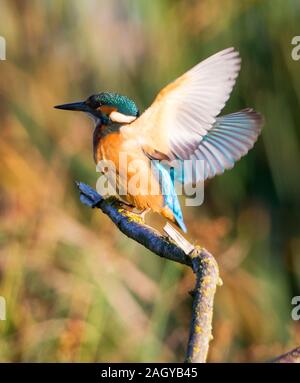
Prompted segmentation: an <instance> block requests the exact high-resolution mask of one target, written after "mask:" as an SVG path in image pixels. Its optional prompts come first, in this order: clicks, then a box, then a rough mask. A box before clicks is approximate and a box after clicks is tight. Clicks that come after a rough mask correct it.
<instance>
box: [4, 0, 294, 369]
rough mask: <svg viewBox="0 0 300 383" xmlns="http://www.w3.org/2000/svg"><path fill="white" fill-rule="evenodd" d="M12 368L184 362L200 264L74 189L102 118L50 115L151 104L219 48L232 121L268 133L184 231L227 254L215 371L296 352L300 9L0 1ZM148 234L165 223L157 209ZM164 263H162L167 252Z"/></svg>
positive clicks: (89, 175)
mask: <svg viewBox="0 0 300 383" xmlns="http://www.w3.org/2000/svg"><path fill="white" fill-rule="evenodd" d="M0 9H1V12H0V35H2V36H4V37H5V38H6V45H7V53H6V57H7V59H6V61H0V172H1V185H0V196H1V198H0V214H1V219H0V295H2V296H4V297H5V298H6V301H7V320H6V321H1V322H0V360H1V361H127V362H129V361H160V362H162V361H178V360H183V359H184V354H185V351H186V342H187V338H188V330H189V321H190V317H191V297H190V296H188V295H187V294H186V292H187V291H188V290H189V289H191V288H192V287H193V284H194V277H193V275H192V272H191V271H190V270H189V269H188V268H186V267H184V266H181V265H177V264H175V263H174V262H168V261H165V260H163V259H159V258H158V257H154V256H152V255H151V254H150V253H149V252H148V251H147V250H146V249H144V248H143V247H141V246H140V245H138V244H137V243H135V242H133V241H131V240H129V239H127V238H126V237H125V236H124V235H122V234H121V233H120V232H119V231H118V230H117V229H116V228H115V226H114V225H113V223H112V222H111V221H110V220H109V219H108V218H107V217H105V216H104V215H103V214H99V212H98V211H95V210H91V209H87V208H85V207H83V206H82V205H81V204H80V203H79V200H78V194H77V191H76V188H75V186H74V181H75V180H80V181H83V182H86V183H89V184H90V185H92V186H95V184H96V180H97V176H98V175H97V173H96V171H95V165H94V163H93V158H92V145H91V134H92V131H91V126H90V125H91V123H90V121H88V120H86V118H85V117H84V116H82V115H81V114H79V115H78V114H75V113H74V114H72V113H60V112H59V111H57V110H55V109H53V105H56V104H60V103H65V102H72V101H77V100H80V99H83V98H85V97H87V96H89V95H90V94H93V93H96V92H99V91H105V90H107V91H116V92H119V93H123V94H125V95H128V96H129V97H132V98H133V99H134V100H136V101H137V104H138V106H139V108H140V109H141V110H143V109H144V108H145V107H146V106H147V105H148V104H149V103H150V102H151V101H152V99H153V98H154V96H155V95H156V93H157V92H158V90H159V89H160V88H161V87H162V86H163V85H165V84H166V83H168V82H169V81H170V80H173V79H175V78H176V77H177V76H178V75H179V74H181V73H183V72H184V71H185V70H186V69H188V68H190V67H192V66H193V65H194V64H196V63H198V62H199V61H200V60H202V59H204V58H206V57H207V56H209V55H210V54H212V53H215V52H217V51H218V50H221V49H223V48H226V47H229V46H235V47H236V48H237V49H238V50H239V51H240V53H241V56H242V59H243V63H242V70H241V73H240V76H239V78H238V81H237V84H236V86H235V88H234V90H233V94H232V97H231V99H230V101H229V102H228V104H227V106H226V108H225V112H233V111H236V110H238V109H242V108H244V107H246V106H250V107H254V108H255V109H257V110H258V111H260V112H261V113H262V114H264V116H265V118H266V125H265V127H264V131H263V134H262V136H261V137H260V139H259V141H258V142H257V144H256V145H255V147H254V149H253V150H252V151H251V152H249V154H248V155H247V156H246V157H245V158H244V159H242V160H241V161H240V162H239V163H238V164H237V165H236V166H235V168H234V169H233V170H231V171H228V172H226V173H225V174H224V175H222V176H220V177H216V178H215V179H213V180H211V181H209V182H207V184H206V189H205V202H204V204H203V205H202V206H200V207H197V208H190V207H185V208H183V210H184V215H185V222H186V224H187V227H188V228H189V234H188V238H189V239H190V240H191V241H192V242H196V243H198V244H200V245H201V246H204V247H206V248H207V249H208V250H209V251H210V252H211V253H212V254H214V256H215V257H216V259H217V261H218V264H219V268H220V273H221V277H222V280H223V282H224V284H223V286H222V287H221V288H219V289H218V291H217V294H216V302H215V313H214V340H213V342H211V346H210V353H209V361H211V362H220V361H249V362H250V361H264V360H268V359H269V358H272V357H274V356H275V355H279V354H281V353H283V352H284V351H287V350H289V349H291V348H293V347H295V346H297V345H298V344H300V331H299V329H300V328H299V326H300V325H299V321H298V322H297V321H293V320H292V318H291V310H292V308H293V307H292V305H291V300H292V297H293V296H295V295H300V282H299V280H300V279H299V276H300V275H299V274H300V271H299V270H300V258H299V252H300V238H299V226H300V225H299V224H300V209H299V207H300V206H299V205H300V203H299V195H300V182H299V163H300V150H299V145H300V133H299V110H300V77H299V70H300V61H294V60H292V57H291V51H292V47H293V46H292V45H291V40H292V38H293V37H294V36H295V35H300V29H299V14H300V3H299V1H298V0H289V1H285V2H283V1H279V0H256V1H255V0H244V1H238V0H202V1H189V0H168V1H167V0H153V1H147V0H141V1H132V0H127V1H125V0H123V1H117V0H114V1H109V2H108V1H107V2H95V1H91V0H90V1H85V2H84V1H80V0H75V1H70V0H65V1H61V0H57V1H53V2H49V1H38V0H32V1H26V2H25V1H21V0H20V1H17V0H10V1H5V0H0ZM148 222H149V223H150V224H151V225H153V226H154V227H157V228H161V227H162V225H163V224H164V221H163V220H162V219H161V218H160V217H157V216H151V218H150V219H149V221H148ZM156 258H157V259H156Z"/></svg>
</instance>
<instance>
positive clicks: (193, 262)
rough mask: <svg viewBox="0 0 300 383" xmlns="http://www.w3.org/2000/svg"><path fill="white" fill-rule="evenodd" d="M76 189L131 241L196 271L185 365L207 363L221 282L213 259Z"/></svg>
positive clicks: (88, 191) (95, 195) (85, 188)
mask: <svg viewBox="0 0 300 383" xmlns="http://www.w3.org/2000/svg"><path fill="white" fill-rule="evenodd" d="M77 187H78V188H79V190H80V193H81V194H80V200H81V202H82V203H83V204H85V205H87V206H89V207H93V208H94V207H97V208H99V209H101V210H102V211H103V213H105V214H107V215H108V216H109V217H110V219H111V220H112V221H113V222H114V223H115V225H116V226H117V227H118V228H119V229H120V230H121V231H122V232H123V233H124V234H125V235H127V236H128V237H129V238H132V239H134V240H135V241H137V242H139V243H140V244H142V245H143V246H145V247H146V248H147V249H149V250H151V251H152V252H153V253H154V254H156V255H158V256H160V257H162V258H166V259H169V260H171V261H174V262H178V263H181V264H185V265H187V266H189V267H191V268H192V269H193V271H194V273H195V274H196V286H195V290H194V292H193V312H192V322H191V328H190V336H189V342H188V350H187V355H186V361H187V362H205V361H206V357H207V353H208V348H209V341H210V339H211V338H212V315H213V300H214V295H215V291H216V286H217V284H218V281H219V271H218V266H217V263H216V261H215V259H214V258H213V256H212V255H211V254H209V253H208V252H207V251H206V250H204V249H200V248H198V247H194V246H192V245H191V244H190V247H189V246H187V241H185V246H184V249H186V248H190V249H192V251H191V253H190V254H186V253H185V252H184V251H183V249H182V248H180V247H179V246H178V245H176V243H177V244H178V243H180V235H179V237H178V236H177V237H176V240H175V238H174V241H170V240H169V239H168V238H166V237H164V236H162V235H161V234H160V233H158V232H157V231H156V230H154V229H152V228H151V227H149V226H147V225H145V224H144V223H142V222H138V220H136V219H134V218H133V216H132V215H130V214H127V213H126V212H124V210H123V209H121V208H120V205H119V204H118V203H116V202H113V201H108V200H105V199H103V198H102V197H101V196H100V195H99V194H98V193H97V192H96V191H95V190H94V189H92V188H91V187H90V186H88V185H85V184H83V183H81V182H79V183H77ZM171 232H172V231H171ZM168 233H170V231H168ZM178 240H179V242H178ZM175 242H176V243H175Z"/></svg>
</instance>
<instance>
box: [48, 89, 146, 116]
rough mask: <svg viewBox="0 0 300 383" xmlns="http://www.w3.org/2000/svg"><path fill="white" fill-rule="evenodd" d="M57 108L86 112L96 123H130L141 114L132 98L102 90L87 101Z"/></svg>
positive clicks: (57, 106)
mask: <svg viewBox="0 0 300 383" xmlns="http://www.w3.org/2000/svg"><path fill="white" fill-rule="evenodd" d="M55 108H57V109H64V110H75V111H79V112H85V113H87V114H88V115H89V116H91V117H92V118H93V119H94V120H95V121H96V123H98V122H101V124H108V123H109V122H110V121H112V122H117V123H120V124H126V123H127V124H128V123H130V122H132V121H134V120H135V119H136V118H137V117H138V116H139V110H138V108H137V106H136V104H135V103H134V101H132V100H131V99H130V98H128V97H126V96H122V95H120V94H118V93H109V92H102V93H98V94H94V95H92V96H90V97H88V98H87V99H86V100H85V101H79V102H73V103H71V104H63V105H56V106H55Z"/></svg>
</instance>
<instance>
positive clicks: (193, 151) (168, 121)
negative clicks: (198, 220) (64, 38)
mask: <svg viewBox="0 0 300 383" xmlns="http://www.w3.org/2000/svg"><path fill="white" fill-rule="evenodd" d="M240 65H241V58H240V56H239V53H238V51H237V50H235V49H234V48H233V47H231V48H227V49H224V50H222V51H220V52H218V53H216V54H214V55H212V56H210V57H209V58H207V59H205V60H204V61H202V62H200V63H198V64H197V65H196V66H194V67H193V68H192V69H190V70H188V71H187V72H185V73H184V74H183V75H181V76H180V77H178V78H177V79H176V80H175V81H173V82H171V83H170V84H168V85H167V86H165V87H164V88H163V89H162V90H161V91H160V92H159V93H158V95H157V96H156V98H155V99H154V101H153V102H152V104H151V105H150V106H149V107H148V108H147V109H146V110H145V111H144V112H143V113H142V114H140V112H139V109H138V108H137V106H136V103H135V102H134V101H133V100H131V99H130V98H128V97H126V96H123V95H120V94H118V93H112V92H101V93H97V94H93V95H92V96H90V97H88V98H87V99H86V100H85V101H80V102H73V103H69V104H63V105H57V106H55V108H58V109H64V110H73V111H81V112H85V113H87V114H88V115H89V116H90V117H92V119H93V120H94V125H95V128H94V133H93V151H94V160H95V162H96V163H98V162H99V161H102V160H106V161H112V163H113V164H114V165H115V169H117V170H116V177H117V182H116V186H117V190H118V191H119V190H120V188H121V187H124V183H126V182H128V180H130V179H132V177H135V175H136V169H134V167H133V168H130V167H129V166H128V167H126V169H125V173H124V169H122V167H123V168H124V166H125V164H124V163H123V161H122V160H120V153H125V154H126V155H127V158H128V163H130V161H135V160H138V161H140V162H141V163H142V164H143V165H144V169H145V175H144V177H145V178H146V177H148V178H147V180H145V182H142V183H143V184H144V186H143V187H141V189H140V192H139V193H131V192H130V191H128V192H127V194H125V195H122V196H121V195H120V196H118V197H117V198H118V199H119V200H120V202H122V203H124V206H127V208H128V211H130V209H131V208H135V209H136V211H137V212H140V213H141V214H142V213H143V214H144V213H145V212H148V211H153V212H156V213H159V214H161V215H162V216H163V217H165V218H166V219H167V220H169V221H171V222H173V223H175V224H176V225H177V226H178V227H179V228H181V229H182V230H183V231H184V232H186V231H187V229H186V226H185V224H184V220H183V215H182V211H181V207H180V204H179V200H178V196H177V194H176V189H175V182H176V181H177V182H181V183H187V184H188V183H194V182H195V180H202V181H204V180H206V179H208V178H212V177H214V176H215V175H218V174H222V173H223V172H224V171H225V170H226V169H231V168H232V167H233V166H234V164H235V162H236V161H238V160H239V159H240V158H241V157H242V156H244V155H245V154H246V153H247V152H248V151H249V150H250V149H251V148H252V147H253V145H254V143H255V142H256V140H257V138H258V136H259V134H260V132H261V128H262V125H263V117H262V115H261V114H259V113H258V112H256V111H254V110H253V109H251V108H246V109H243V110H240V111H238V112H235V113H231V114H226V115H222V116H219V114H220V112H221V110H222V109H223V107H224V106H225V103H226V101H227V100H228V98H229V96H230V93H231V91H232V88H233V86H234V84H235V81H236V78H237V76H238V73H239V70H240ZM174 160H176V161H177V162H179V163H184V161H187V160H189V161H190V163H191V164H192V166H191V170H190V171H188V172H184V173H182V172H176V170H175V171H173V172H172V171H169V170H170V169H171V170H172V169H173V170H174V168H172V166H170V169H168V164H171V163H172V161H174ZM199 160H200V161H203V163H204V164H205V166H204V171H201V174H200V168H199V166H198V164H199ZM162 161H163V164H162ZM153 165H154V166H153ZM202 169H203V168H202ZM124 174H125V175H126V177H124ZM106 175H107V174H106ZM107 177H108V179H109V175H107ZM150 184H151V185H152V184H156V186H157V188H158V189H157V190H158V192H157V193H156V194H153V193H150V192H149V185H150Z"/></svg>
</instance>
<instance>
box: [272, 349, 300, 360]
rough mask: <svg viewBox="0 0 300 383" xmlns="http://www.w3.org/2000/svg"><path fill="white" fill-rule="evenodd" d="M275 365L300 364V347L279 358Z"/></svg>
mask: <svg viewBox="0 0 300 383" xmlns="http://www.w3.org/2000/svg"><path fill="white" fill-rule="evenodd" d="M272 362H273V363H300V347H296V348H294V349H293V350H291V351H289V352H287V353H286V354H283V355H280V356H278V357H277V358H276V359H274V360H273V361H272Z"/></svg>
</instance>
